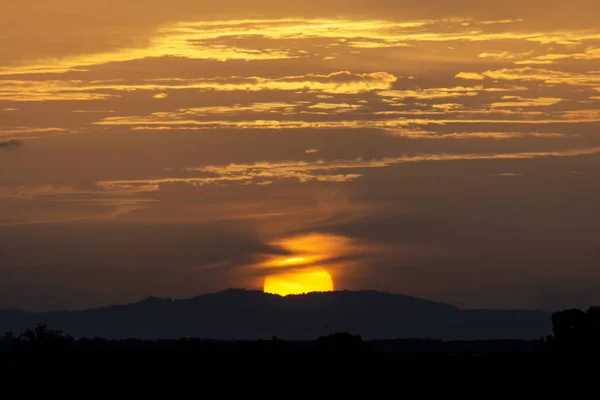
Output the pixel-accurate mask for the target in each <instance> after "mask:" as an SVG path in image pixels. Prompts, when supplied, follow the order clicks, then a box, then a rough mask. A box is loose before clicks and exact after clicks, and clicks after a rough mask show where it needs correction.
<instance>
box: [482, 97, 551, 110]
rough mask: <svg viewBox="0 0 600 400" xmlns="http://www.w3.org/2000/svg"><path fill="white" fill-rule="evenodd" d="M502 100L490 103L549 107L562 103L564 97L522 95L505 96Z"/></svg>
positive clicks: (504, 105) (493, 106) (510, 105)
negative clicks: (524, 96) (526, 96)
mask: <svg viewBox="0 0 600 400" xmlns="http://www.w3.org/2000/svg"><path fill="white" fill-rule="evenodd" d="M502 100H510V101H501V102H496V103H492V104H490V107H492V108H502V107H548V106H553V105H555V104H558V103H560V102H561V101H563V99H559V98H556V97H536V98H530V99H527V98H523V97H520V96H503V97H502Z"/></svg>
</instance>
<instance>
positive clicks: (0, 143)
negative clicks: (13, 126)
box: [0, 139, 25, 150]
mask: <svg viewBox="0 0 600 400" xmlns="http://www.w3.org/2000/svg"><path fill="white" fill-rule="evenodd" d="M23 146H25V143H23V142H22V141H21V140H17V139H8V140H0V150H10V149H17V148H19V147H23Z"/></svg>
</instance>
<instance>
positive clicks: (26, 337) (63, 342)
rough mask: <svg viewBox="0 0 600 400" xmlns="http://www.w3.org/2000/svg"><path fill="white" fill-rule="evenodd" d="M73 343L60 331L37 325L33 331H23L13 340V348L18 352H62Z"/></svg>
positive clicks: (72, 340) (71, 339) (69, 337)
mask: <svg viewBox="0 0 600 400" xmlns="http://www.w3.org/2000/svg"><path fill="white" fill-rule="evenodd" d="M73 342H74V339H73V338H72V337H71V336H68V335H65V334H64V333H63V332H62V331H60V330H54V329H50V328H48V326H47V325H42V324H38V325H37V326H36V327H35V328H33V329H26V330H25V331H23V332H22V333H21V334H20V335H19V336H18V337H17V338H16V339H14V340H13V346H14V348H15V349H16V350H20V351H53V350H60V351H62V350H65V349H67V348H69V347H70V346H71V344H72V343H73Z"/></svg>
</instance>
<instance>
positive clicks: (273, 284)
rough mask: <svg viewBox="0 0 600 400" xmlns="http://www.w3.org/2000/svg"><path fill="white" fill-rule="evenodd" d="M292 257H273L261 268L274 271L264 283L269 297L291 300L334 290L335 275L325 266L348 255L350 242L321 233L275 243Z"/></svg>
mask: <svg viewBox="0 0 600 400" xmlns="http://www.w3.org/2000/svg"><path fill="white" fill-rule="evenodd" d="M272 244H273V245H275V246H277V247H280V248H281V249H282V250H285V251H287V252H289V253H290V255H289V256H287V257H285V256H284V257H271V258H269V259H268V260H267V261H265V262H264V263H263V264H262V265H261V267H262V268H267V269H269V270H272V271H273V273H272V274H270V275H268V276H267V277H266V279H265V282H264V291H265V292H266V293H272V294H278V295H281V296H287V295H290V294H302V293H310V292H329V291H333V290H334V283H333V278H332V277H331V274H330V273H329V272H328V271H327V270H326V269H325V268H324V264H327V263H331V260H332V259H334V258H335V257H338V256H340V255H342V254H345V253H346V252H347V251H348V245H349V240H348V239H347V238H344V237H340V236H334V235H325V234H319V233H313V234H307V235H302V236H295V237H291V238H286V239H283V240H278V241H275V242H274V243H272Z"/></svg>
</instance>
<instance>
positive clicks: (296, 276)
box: [264, 267, 334, 296]
mask: <svg viewBox="0 0 600 400" xmlns="http://www.w3.org/2000/svg"><path fill="white" fill-rule="evenodd" d="M333 290H334V286H333V279H332V278H331V275H330V274H329V272H327V271H325V269H324V268H321V267H312V268H307V269H302V270H299V271H294V272H286V273H282V274H278V275H271V276H268V277H267V278H266V279H265V285H264V291H265V293H271V294H278V295H280V296H288V295H291V294H303V293H311V292H331V291H333Z"/></svg>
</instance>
